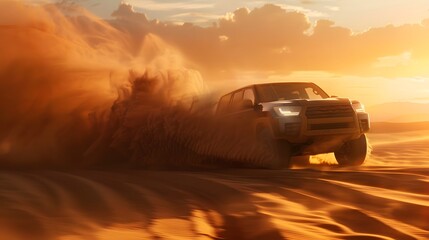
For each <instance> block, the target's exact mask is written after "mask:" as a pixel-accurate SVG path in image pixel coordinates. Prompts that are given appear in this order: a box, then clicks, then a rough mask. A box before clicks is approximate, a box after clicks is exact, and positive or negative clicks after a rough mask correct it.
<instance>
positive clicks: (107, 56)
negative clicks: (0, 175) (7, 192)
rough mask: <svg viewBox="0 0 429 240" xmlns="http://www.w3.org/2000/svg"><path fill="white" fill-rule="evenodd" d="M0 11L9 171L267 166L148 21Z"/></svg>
mask: <svg viewBox="0 0 429 240" xmlns="http://www.w3.org/2000/svg"><path fill="white" fill-rule="evenodd" d="M0 4H1V5H0V7H1V8H2V9H8V11H7V12H8V13H10V14H5V15H2V16H1V17H0V34H1V35H2V38H1V39H0V51H1V52H2V53H3V54H2V55H1V56H0V96H1V99H0V115H1V116H2V118H1V120H0V121H1V122H0V164H1V165H2V166H11V167H15V166H19V167H21V166H22V167H28V166H30V167H88V166H98V167H99V166H111V165H114V166H140V167H160V166H164V167H165V166H170V167H181V166H199V167H201V166H203V165H205V166H213V165H216V164H221V162H224V163H230V162H231V159H233V160H235V161H236V162H235V163H233V164H238V165H242V164H246V163H248V162H249V159H250V163H251V164H253V165H255V164H256V165H258V164H259V165H261V164H262V163H263V161H262V159H263V157H264V156H262V155H263V153H262V151H260V149H258V147H257V146H256V144H255V142H254V141H253V140H252V138H246V137H243V135H244V134H246V133H245V132H244V130H242V129H240V128H238V126H236V125H234V124H233V123H228V122H226V121H222V122H221V123H219V121H218V120H216V119H214V118H213V114H212V113H213V111H214V109H215V104H216V100H217V96H216V98H214V97H213V93H212V92H210V90H209V89H208V87H207V86H206V83H205V82H204V81H203V77H202V76H201V74H200V73H199V72H198V71H197V70H195V68H194V67H195V64H192V63H191V62H190V61H188V60H187V59H186V58H185V57H184V56H183V55H182V54H181V53H180V52H179V51H178V50H177V49H175V48H174V47H172V46H170V45H169V44H167V43H166V42H165V41H163V40H162V39H161V38H160V37H158V36H156V35H155V34H152V33H149V32H148V31H146V30H145V28H144V27H142V25H141V22H140V21H143V23H144V22H145V21H147V20H146V19H145V18H144V19H141V18H135V19H129V18H127V19H122V18H117V19H116V20H110V21H104V20H100V19H99V18H97V17H95V16H93V15H92V14H91V13H89V12H87V11H86V10H85V9H83V8H80V7H79V6H77V5H74V4H72V3H69V2H68V1H64V2H62V3H58V4H46V5H31V6H29V5H25V4H23V3H22V2H19V1H10V2H2V3H0ZM121 6H122V7H123V6H128V5H121ZM119 10H120V9H119ZM119 10H118V11H119ZM12 13H13V14H12ZM237 145H238V146H241V147H234V146H237ZM172 156H174V157H172ZM215 162H216V164H215Z"/></svg>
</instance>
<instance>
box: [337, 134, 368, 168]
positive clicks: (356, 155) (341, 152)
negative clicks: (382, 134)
mask: <svg viewBox="0 0 429 240" xmlns="http://www.w3.org/2000/svg"><path fill="white" fill-rule="evenodd" d="M367 147H368V144H367V141H366V136H365V134H362V136H360V137H359V138H358V139H355V140H351V141H348V142H346V143H344V145H343V146H342V147H341V148H340V149H338V150H337V151H335V158H336V159H337V162H338V164H339V165H341V166H360V165H362V163H363V162H364V161H365V158H366V154H367Z"/></svg>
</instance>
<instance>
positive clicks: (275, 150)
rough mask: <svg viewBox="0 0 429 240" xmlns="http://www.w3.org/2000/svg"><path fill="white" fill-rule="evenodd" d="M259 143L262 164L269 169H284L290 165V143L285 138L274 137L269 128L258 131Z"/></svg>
mask: <svg viewBox="0 0 429 240" xmlns="http://www.w3.org/2000/svg"><path fill="white" fill-rule="evenodd" d="M257 137H258V143H259V145H260V146H261V148H260V149H261V150H262V151H263V153H262V161H263V162H262V165H263V166H264V167H267V168H269V169H282V168H286V167H289V162H290V158H291V146H290V143H289V142H287V141H284V140H277V139H274V138H273V136H272V134H271V131H270V130H269V129H267V128H264V129H261V130H260V131H259V132H258V136H257Z"/></svg>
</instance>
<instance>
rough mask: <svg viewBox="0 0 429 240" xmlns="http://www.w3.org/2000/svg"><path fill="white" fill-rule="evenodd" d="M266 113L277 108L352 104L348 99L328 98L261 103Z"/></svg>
mask: <svg viewBox="0 0 429 240" xmlns="http://www.w3.org/2000/svg"><path fill="white" fill-rule="evenodd" d="M260 104H261V105H262V106H263V109H264V111H267V110H270V109H272V108H273V107H276V106H318V105H341V104H351V101H350V99H348V98H326V99H319V100H311V99H294V100H278V101H272V102H264V103H260Z"/></svg>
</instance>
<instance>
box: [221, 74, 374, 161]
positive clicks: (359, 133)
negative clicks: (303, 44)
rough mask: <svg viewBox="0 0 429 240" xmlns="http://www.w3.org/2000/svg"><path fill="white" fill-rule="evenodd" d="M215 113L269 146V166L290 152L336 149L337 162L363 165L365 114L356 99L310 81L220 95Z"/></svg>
mask: <svg viewBox="0 0 429 240" xmlns="http://www.w3.org/2000/svg"><path fill="white" fill-rule="evenodd" d="M216 115H217V116H218V117H221V118H223V119H232V120H233V121H234V122H236V123H238V125H237V126H242V127H243V128H245V129H246V132H248V133H251V135H252V136H253V137H255V139H256V142H257V144H258V145H259V146H264V149H265V150H264V151H268V152H270V157H269V162H270V163H269V165H268V166H269V167H270V168H283V167H287V166H289V162H290V158H291V157H292V156H309V155H315V154H321V153H330V152H334V154H335V158H336V160H337V162H338V164H339V165H343V166H358V165H361V164H362V163H363V162H364V161H365V158H366V155H367V147H368V145H367V140H366V136H365V133H366V132H368V130H369V127H370V124H369V116H368V113H366V112H365V109H364V106H363V105H362V104H361V103H360V102H358V101H354V100H353V101H352V100H349V99H347V98H338V97H334V96H333V97H330V96H329V95H328V94H326V93H325V92H324V91H323V90H322V89H321V88H320V87H319V86H317V85H316V84H314V83H309V82H308V83H302V82H284V83H267V84H255V85H251V86H247V87H244V88H241V89H238V90H235V91H233V92H231V93H228V94H226V95H224V96H222V97H221V98H220V100H219V102H218V105H217V110H216Z"/></svg>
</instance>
